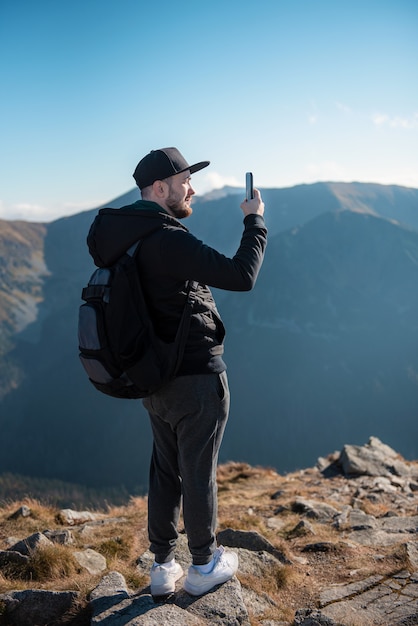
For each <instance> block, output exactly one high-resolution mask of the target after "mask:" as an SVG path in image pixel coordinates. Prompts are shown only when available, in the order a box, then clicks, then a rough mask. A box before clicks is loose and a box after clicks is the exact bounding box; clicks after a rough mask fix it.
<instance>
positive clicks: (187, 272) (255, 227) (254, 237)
mask: <svg viewBox="0 0 418 626" xmlns="http://www.w3.org/2000/svg"><path fill="white" fill-rule="evenodd" d="M266 244H267V229H266V227H265V223H264V218H263V217H262V216H261V215H256V214H251V215H247V216H246V217H245V218H244V232H243V235H242V238H241V243H240V246H239V248H238V250H237V252H236V254H235V255H234V256H233V257H232V258H228V257H226V256H225V255H223V254H221V253H220V252H217V251H216V250H215V249H214V248H211V247H210V246H207V245H205V244H204V243H203V242H202V241H200V240H199V239H197V238H196V237H194V236H193V235H192V234H190V233H188V232H185V231H181V230H174V231H173V230H170V231H167V232H166V233H165V235H164V236H163V237H162V238H161V240H160V246H161V248H160V255H161V258H162V260H163V263H164V264H165V267H166V268H168V271H169V273H170V274H171V275H172V276H173V277H175V278H177V279H182V280H196V281H198V282H199V283H203V284H205V285H208V286H210V287H216V288H218V289H227V290H229V291H250V289H252V288H253V287H254V284H255V281H256V279H257V276H258V272H259V270H260V267H261V264H262V262H263V258H264V251H265V248H266Z"/></svg>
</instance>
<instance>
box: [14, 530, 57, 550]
mask: <svg viewBox="0 0 418 626" xmlns="http://www.w3.org/2000/svg"><path fill="white" fill-rule="evenodd" d="M53 545H54V544H53V543H52V541H50V540H49V539H48V538H47V537H45V535H44V534H43V533H33V535H30V537H26V539H22V541H18V542H17V543H15V544H14V545H13V546H11V547H10V550H12V551H14V552H20V554H25V555H30V553H31V552H32V551H33V550H36V549H37V548H40V547H50V546H53Z"/></svg>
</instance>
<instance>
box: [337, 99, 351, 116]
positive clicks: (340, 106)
mask: <svg viewBox="0 0 418 626" xmlns="http://www.w3.org/2000/svg"><path fill="white" fill-rule="evenodd" d="M335 105H336V107H337V109H339V110H340V111H342V113H347V114H348V113H351V108H350V107H349V106H348V105H347V104H344V103H343V102H336V103H335Z"/></svg>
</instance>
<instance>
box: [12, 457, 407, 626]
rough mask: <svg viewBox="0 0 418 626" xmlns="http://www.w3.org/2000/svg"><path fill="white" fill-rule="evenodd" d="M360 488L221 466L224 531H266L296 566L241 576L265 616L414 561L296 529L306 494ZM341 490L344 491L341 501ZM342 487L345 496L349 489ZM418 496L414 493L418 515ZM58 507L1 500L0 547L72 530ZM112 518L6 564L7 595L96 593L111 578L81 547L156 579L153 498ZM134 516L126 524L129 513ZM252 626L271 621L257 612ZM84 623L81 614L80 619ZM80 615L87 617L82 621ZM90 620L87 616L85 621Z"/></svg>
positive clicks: (131, 582)
mask: <svg viewBox="0 0 418 626" xmlns="http://www.w3.org/2000/svg"><path fill="white" fill-rule="evenodd" d="M354 492H355V488H354V487H353V489H351V488H350V489H347V480H346V479H344V478H342V477H340V476H336V477H334V478H332V479H327V480H325V479H324V478H323V477H322V476H321V475H320V473H319V472H318V471H317V470H315V469H309V470H304V471H303V472H294V473H293V474H290V475H288V476H282V475H279V474H277V473H276V472H275V471H273V470H271V469H264V468H257V467H251V466H249V465H247V464H245V463H228V464H225V465H222V466H220V467H219V471H218V496H219V498H218V499H219V510H218V517H219V530H222V529H225V528H232V529H236V530H246V531H256V532H258V533H260V534H261V535H263V536H264V537H265V538H266V539H267V540H268V541H270V543H271V544H272V545H273V546H274V547H276V548H277V549H278V550H280V551H281V552H282V553H284V554H285V555H286V556H287V557H288V558H289V559H290V560H291V561H292V565H286V566H283V565H281V564H279V563H278V564H277V566H276V567H270V568H266V570H265V572H263V576H262V577H260V576H253V575H249V574H246V575H244V574H241V573H239V574H238V577H239V580H240V582H241V584H242V585H243V587H244V588H247V589H249V590H252V592H253V593H256V594H259V595H260V596H262V597H264V598H265V597H267V596H268V597H269V598H270V600H271V605H269V608H268V609H266V612H265V614H264V615H263V616H262V618H263V619H266V620H267V619H271V620H283V621H288V622H291V621H292V619H293V616H294V612H295V610H296V609H298V608H301V607H315V606H316V603H317V599H318V597H319V593H320V590H321V588H323V587H324V586H327V585H329V584H334V583H346V582H354V581H355V580H360V579H362V578H365V577H367V576H369V575H372V574H381V575H390V574H393V573H395V572H398V571H400V570H402V569H407V568H408V566H409V562H408V558H407V554H406V551H405V550H404V549H403V548H402V547H400V546H395V547H392V548H381V547H380V548H379V549H378V550H377V549H374V548H373V547H365V546H360V545H357V546H356V547H353V546H352V545H351V544H350V543H349V542H348V541H347V540H346V538H345V534H344V531H341V530H340V531H338V530H336V529H335V528H333V527H332V526H331V525H330V524H320V523H318V522H316V521H315V520H310V524H311V529H312V530H308V531H306V530H305V531H303V532H295V528H296V527H297V525H298V523H299V522H300V520H301V519H302V518H303V515H301V514H300V513H297V512H295V510H294V506H293V505H294V502H295V500H296V498H297V497H303V498H306V499H309V500H317V501H320V502H327V503H328V504H332V503H333V502H334V503H336V502H337V501H338V503H336V504H335V506H336V508H339V509H341V506H342V504H350V503H351V502H352V499H353V493H354ZM336 494H339V496H338V498H339V500H338V498H337V497H336ZM341 494H344V496H342V495H341ZM23 504H24V505H26V506H28V507H29V508H30V510H31V515H30V517H26V518H23V517H21V518H17V519H12V518H11V515H12V514H13V513H14V512H15V511H16V510H17V509H18V508H19V506H21V505H23ZM390 509H391V503H390V501H387V502H386V501H381V502H380V503H379V504H376V503H373V502H371V501H368V500H366V499H365V500H364V511H365V512H367V513H370V514H372V515H375V516H377V517H380V516H382V515H384V514H385V513H386V512H387V511H388V510H390ZM415 509H416V502H412V500H411V511H409V512H408V511H407V512H406V514H408V513H409V514H414V513H415ZM57 512H58V511H57V509H55V508H54V507H49V506H44V505H42V504H41V503H40V502H38V501H36V500H27V499H26V500H24V501H22V502H13V503H7V504H5V505H4V506H3V507H0V549H3V550H4V549H6V548H7V545H10V543H9V544H8V538H10V537H13V538H15V539H16V540H20V539H23V538H25V537H27V536H29V535H31V534H33V533H35V532H42V531H44V530H45V529H50V530H54V529H62V528H63V526H62V524H60V523H59V522H58V521H57V519H58V518H57ZM101 515H102V516H103V517H104V518H105V519H106V520H110V518H112V519H114V521H111V522H110V523H106V524H99V525H89V524H86V525H84V526H82V527H72V528H71V527H70V530H71V532H72V534H73V536H74V545H72V546H60V545H56V544H54V545H53V546H48V547H47V548H45V547H44V548H41V549H39V550H37V551H34V552H33V553H32V554H31V555H30V559H29V562H28V564H27V565H26V566H24V567H22V566H20V567H17V566H13V567H12V566H10V568H8V569H7V570H6V569H3V570H2V571H1V572H0V593H1V592H4V591H6V590H10V589H24V588H28V587H30V588H42V589H53V590H58V591H59V590H64V589H72V590H77V591H79V592H80V593H81V597H87V596H88V594H89V592H90V591H91V590H92V589H93V588H94V587H95V586H96V585H97V583H98V582H99V580H100V579H101V577H102V575H97V576H92V575H90V574H89V573H88V572H87V571H86V570H83V569H82V568H81V567H80V566H79V565H78V563H77V562H76V561H75V560H74V558H73V556H72V552H73V550H82V549H85V548H92V549H94V550H96V551H97V552H99V553H100V554H102V555H103V556H104V557H105V558H106V561H107V567H108V571H111V570H116V571H119V572H120V573H121V574H122V575H123V576H124V577H125V579H126V581H127V584H128V587H129V588H130V589H132V590H133V591H136V590H139V589H142V588H143V587H145V586H147V585H148V584H149V580H148V577H146V576H143V575H141V574H139V572H138V569H137V567H136V560H137V557H138V556H139V555H141V554H142V553H143V552H145V551H146V550H147V549H148V537H147V502H146V498H132V499H131V500H130V501H129V503H128V504H126V505H123V506H118V507H111V508H109V509H108V511H107V512H106V513H103V512H101ZM122 519H123V520H124V521H121V520H122ZM312 543H322V544H324V546H323V549H322V550H319V551H318V550H312V551H311V550H310V549H309V544H312ZM87 611H88V609H87V606H86V604H85V603H83V602H82V603H81V605H80V607H79V610H78V613H77V615H75V616H73V617H72V619H73V621H71V622H68V623H69V624H71V626H77V624H79V625H80V626H84V624H88V621H87ZM250 617H251V624H252V626H257V625H258V624H259V622H260V620H261V619H262V618H261V617H260V616H258V617H256V616H255V615H252V616H251V615H250ZM74 620H75V621H74ZM77 620H78V622H77ZM83 620H84V621H83Z"/></svg>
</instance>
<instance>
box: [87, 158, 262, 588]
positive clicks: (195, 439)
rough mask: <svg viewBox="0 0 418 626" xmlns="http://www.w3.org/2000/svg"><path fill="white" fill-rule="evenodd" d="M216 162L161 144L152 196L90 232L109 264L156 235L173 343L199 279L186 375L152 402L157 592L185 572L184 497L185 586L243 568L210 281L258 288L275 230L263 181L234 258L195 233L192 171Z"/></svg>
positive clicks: (151, 246) (147, 258)
mask: <svg viewBox="0 0 418 626" xmlns="http://www.w3.org/2000/svg"><path fill="white" fill-rule="evenodd" d="M208 165H209V161H201V162H199V163H196V164H194V165H189V164H188V163H187V161H186V160H185V158H184V157H183V156H182V155H181V154H180V152H179V151H178V150H177V149H176V148H162V149H159V150H153V151H151V152H150V153H149V154H147V155H146V156H145V157H144V158H143V159H142V160H141V161H140V162H139V163H138V165H137V167H136V169H135V172H134V174H133V176H134V179H135V181H136V184H137V185H138V187H139V189H140V191H141V197H142V199H141V200H139V201H137V202H135V203H134V204H132V205H129V206H125V207H122V208H121V209H117V210H116V209H108V210H106V211H105V212H104V214H103V211H102V212H101V213H102V215H101V216H100V219H99V220H98V221H96V223H95V226H94V229H93V230H92V231H91V232H90V234H89V238H88V243H89V247H90V252H91V254H92V256H93V258H95V259H100V264H101V265H107V264H111V263H112V262H113V261H115V260H116V259H117V258H118V257H119V256H120V255H121V254H123V252H124V251H125V250H127V249H128V248H129V247H130V246H131V245H132V244H133V243H134V242H135V241H137V240H138V239H141V238H143V237H145V236H146V235H148V236H147V237H145V238H144V239H143V241H142V245H141V251H140V255H139V260H138V264H139V268H138V271H140V273H141V277H142V284H143V288H144V291H145V294H146V297H147V300H148V304H149V307H150V312H151V315H152V317H153V321H154V324H155V328H156V331H157V333H158V335H159V336H160V337H161V338H162V339H163V340H165V341H173V339H174V336H175V334H176V330H177V327H178V324H179V320H180V317H181V313H182V310H183V308H184V303H185V299H186V294H187V286H188V282H189V281H197V282H198V283H199V286H198V289H197V293H196V301H195V304H194V307H193V312H192V317H191V322H190V330H189V335H188V339H187V343H186V347H185V351H184V356H183V359H182V363H181V365H180V368H179V370H178V372H177V375H176V378H175V379H174V380H173V381H171V382H170V383H168V384H167V385H166V386H165V387H164V388H163V389H161V390H160V391H158V392H156V393H154V394H153V395H152V396H150V397H148V398H146V399H144V400H143V403H144V406H145V407H146V409H147V411H148V413H149V415H150V420H151V426H152V432H153V439H154V441H153V452H152V459H151V468H150V481H149V494H148V531H149V539H150V549H151V551H152V552H153V553H154V556H155V563H154V565H153V567H152V569H151V573H150V574H151V593H152V595H154V596H160V595H166V594H169V593H172V592H174V590H175V583H176V581H177V580H179V578H181V576H182V575H183V571H182V568H181V567H180V565H179V564H178V563H176V561H175V558H174V550H175V546H176V540H177V537H178V532H177V524H178V520H179V515H180V506H181V503H182V505H183V519H184V526H185V530H186V533H187V538H188V545H189V549H190V553H191V555H192V561H193V564H192V565H191V567H190V568H189V570H188V572H187V577H186V579H185V582H184V588H185V590H186V591H187V592H188V593H190V594H191V595H201V594H203V593H206V592H208V591H209V590H210V589H212V588H213V587H214V586H216V585H218V584H220V583H223V582H225V581H227V580H229V579H230V578H231V577H232V576H233V575H234V574H235V572H236V571H237V568H238V558H237V555H236V554H235V553H234V552H227V551H225V550H224V549H223V547H222V546H220V547H217V546H216V536H215V530H216V520H217V486H216V467H217V461H218V453H219V448H220V445H221V442H222V437H223V433H224V429H225V425H226V421H227V418H228V412H229V389H228V381H227V376H226V371H225V370H226V365H225V363H224V361H223V358H222V354H223V339H224V335H225V330H224V327H223V324H222V321H221V319H220V317H219V314H218V311H217V309H216V305H215V302H214V300H213V297H212V294H211V292H210V290H209V287H208V285H209V286H211V287H218V288H220V289H228V290H232V291H247V290H250V289H251V288H252V287H253V286H254V283H255V280H256V278H257V275H258V272H259V269H260V267H261V264H262V261H263V256H264V250H265V246H266V233H267V231H266V228H265V225H264V218H263V214H264V204H263V202H262V200H261V195H260V192H259V191H258V190H257V189H255V190H254V194H255V198H254V199H252V200H249V201H244V202H243V203H242V204H241V209H242V211H243V213H244V232H243V235H242V239H241V244H240V246H239V248H238V251H237V253H236V254H235V255H234V257H233V258H227V257H225V256H224V255H222V254H220V253H219V252H217V251H216V250H214V249H213V248H210V247H209V246H206V245H205V244H203V243H202V242H201V241H199V240H198V239H196V237H194V236H193V235H192V234H191V233H189V231H188V230H187V228H186V227H185V226H184V225H183V224H182V223H181V222H180V221H179V220H181V219H183V218H186V217H188V216H189V215H190V214H191V213H192V208H191V200H192V196H193V195H194V193H195V191H194V189H193V187H192V184H191V174H194V173H195V172H197V171H199V170H201V169H203V168H204V167H207V166H208ZM219 227H220V228H221V227H222V224H220V225H219Z"/></svg>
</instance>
